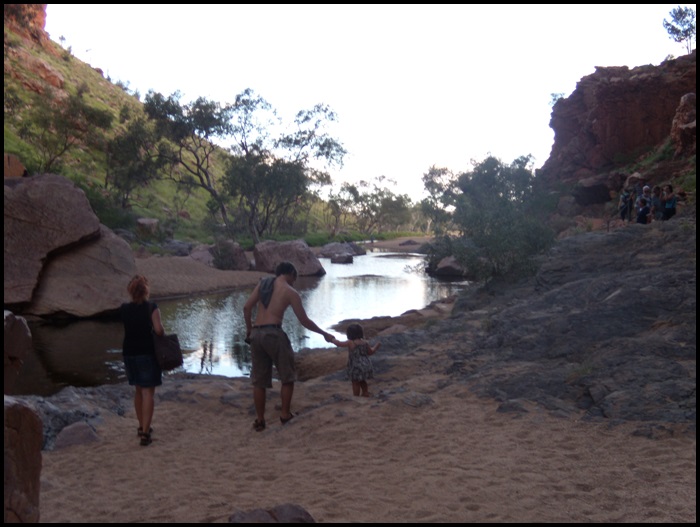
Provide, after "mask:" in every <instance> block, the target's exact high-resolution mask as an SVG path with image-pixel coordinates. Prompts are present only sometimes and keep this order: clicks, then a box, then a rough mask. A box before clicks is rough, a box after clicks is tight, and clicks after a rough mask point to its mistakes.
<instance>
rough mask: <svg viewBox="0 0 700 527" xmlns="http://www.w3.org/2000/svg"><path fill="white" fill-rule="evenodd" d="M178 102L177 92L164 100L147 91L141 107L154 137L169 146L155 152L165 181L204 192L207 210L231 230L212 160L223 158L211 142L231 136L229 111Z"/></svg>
mask: <svg viewBox="0 0 700 527" xmlns="http://www.w3.org/2000/svg"><path fill="white" fill-rule="evenodd" d="M180 99H181V94H180V93H179V92H175V93H173V94H172V95H170V96H169V97H165V96H163V95H162V94H160V93H157V92H154V91H153V90H150V91H149V92H148V93H147V94H146V97H145V100H144V103H143V104H144V111H145V112H146V115H147V116H148V117H149V119H152V120H153V122H154V124H155V126H156V128H155V130H156V133H157V134H158V136H159V137H164V138H166V139H167V140H168V141H169V142H170V144H171V145H172V147H171V148H164V147H161V148H160V150H159V152H160V155H161V156H162V157H163V158H165V160H166V165H165V166H166V167H167V168H168V174H169V175H168V177H169V178H170V179H172V180H173V181H175V182H176V183H178V184H179V185H180V186H183V187H186V188H191V187H192V186H193V185H194V186H197V187H200V188H202V189H204V190H205V191H207V192H208V193H209V196H210V198H211V203H212V207H210V209H212V210H216V211H218V212H219V214H220V215H221V219H222V221H223V222H224V225H225V226H226V228H227V229H228V230H231V229H232V226H231V222H230V220H229V217H228V210H227V207H226V202H227V199H226V196H225V195H223V194H222V183H221V181H220V179H221V176H220V174H219V173H218V172H217V170H216V167H217V161H216V159H215V154H217V153H218V154H219V155H220V156H221V158H224V159H225V158H226V156H227V154H226V152H225V151H224V150H223V149H222V148H220V147H218V146H217V145H216V144H215V143H214V140H215V139H223V138H226V137H228V136H229V135H230V133H231V124H230V122H229V120H230V118H231V108H230V107H229V106H227V105H224V106H222V105H220V104H219V103H217V102H215V101H210V100H208V99H206V98H204V97H199V98H198V99H197V100H195V101H194V102H192V103H190V104H182V103H181V102H180Z"/></svg>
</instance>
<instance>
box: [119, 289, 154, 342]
mask: <svg viewBox="0 0 700 527" xmlns="http://www.w3.org/2000/svg"><path fill="white" fill-rule="evenodd" d="M156 309H158V305H157V304H155V303H153V302H143V303H141V304H135V303H133V302H128V303H125V304H122V305H121V308H120V309H119V311H120V313H121V317H122V322H124V343H123V347H122V351H123V353H124V355H153V354H154V353H155V349H154V347H153V322H152V321H151V314H152V313H153V311H155V310H156Z"/></svg>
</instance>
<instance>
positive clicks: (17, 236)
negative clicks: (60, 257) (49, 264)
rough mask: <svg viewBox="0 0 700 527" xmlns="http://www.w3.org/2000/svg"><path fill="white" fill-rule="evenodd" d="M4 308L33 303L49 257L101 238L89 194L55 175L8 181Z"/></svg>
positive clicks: (5, 188) (5, 218)
mask: <svg viewBox="0 0 700 527" xmlns="http://www.w3.org/2000/svg"><path fill="white" fill-rule="evenodd" d="M4 200H5V209H4V227H3V231H4V235H5V239H4V260H5V263H4V271H3V273H4V279H5V305H13V304H23V303H27V302H30V301H31V300H32V294H33V292H34V290H35V288H36V287H37V285H38V281H39V276H40V274H41V271H42V268H43V266H44V263H45V261H46V260H47V258H48V256H49V255H50V254H51V253H53V252H55V251H58V250H59V249H61V250H62V249H65V248H68V247H71V246H75V245H78V244H80V243H82V242H85V241H86V240H90V239H94V238H97V237H98V236H99V235H100V222H99V220H98V219H97V216H95V213H94V212H93V211H92V208H91V207H90V203H89V202H88V200H87V197H86V196H85V193H84V192H83V191H82V190H80V189H79V188H78V187H76V186H75V185H74V184H73V183H72V182H71V181H70V180H68V179H66V178H64V177H62V176H57V175H54V174H42V175H37V176H32V177H27V178H11V179H7V178H6V179H5V186H4Z"/></svg>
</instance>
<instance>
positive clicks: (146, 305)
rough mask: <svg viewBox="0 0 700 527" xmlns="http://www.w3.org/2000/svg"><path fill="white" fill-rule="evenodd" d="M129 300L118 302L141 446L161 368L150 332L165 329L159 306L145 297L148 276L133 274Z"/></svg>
mask: <svg viewBox="0 0 700 527" xmlns="http://www.w3.org/2000/svg"><path fill="white" fill-rule="evenodd" d="M127 290H128V291H129V295H131V302H127V303H124V304H122V305H121V308H120V312H121V317H122V321H123V322H124V344H123V350H122V351H123V357H124V367H125V369H126V377H127V379H128V380H129V384H130V385H132V386H135V387H136V392H135V394H134V409H135V410H136V417H137V418H138V421H139V428H138V436H139V438H140V440H141V445H142V446H148V445H150V444H151V433H152V432H153V429H152V428H151V421H152V420H153V410H154V406H155V393H156V386H160V385H161V384H162V383H163V381H162V378H161V376H162V372H161V369H160V366H158V361H157V360H156V355H155V349H154V347H153V332H155V333H158V334H159V335H163V334H164V333H165V329H164V328H163V324H162V322H161V319H160V310H159V309H158V306H157V305H156V304H155V303H153V302H149V301H148V297H149V294H150V289H149V285H148V279H147V278H146V277H145V276H142V275H136V276H134V277H133V278H132V279H131V281H130V282H129V285H128V287H127Z"/></svg>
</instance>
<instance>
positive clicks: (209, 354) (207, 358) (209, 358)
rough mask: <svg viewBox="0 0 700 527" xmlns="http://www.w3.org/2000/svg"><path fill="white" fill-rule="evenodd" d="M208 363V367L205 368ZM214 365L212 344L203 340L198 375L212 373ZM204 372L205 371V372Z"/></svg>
mask: <svg viewBox="0 0 700 527" xmlns="http://www.w3.org/2000/svg"><path fill="white" fill-rule="evenodd" d="M207 362H208V367H207V366H205V365H206V364H207ZM213 364H214V342H213V341H212V342H211V343H209V341H207V340H205V341H204V343H203V344H202V361H201V362H200V364H199V373H212V371H213ZM205 370H206V371H205Z"/></svg>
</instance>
